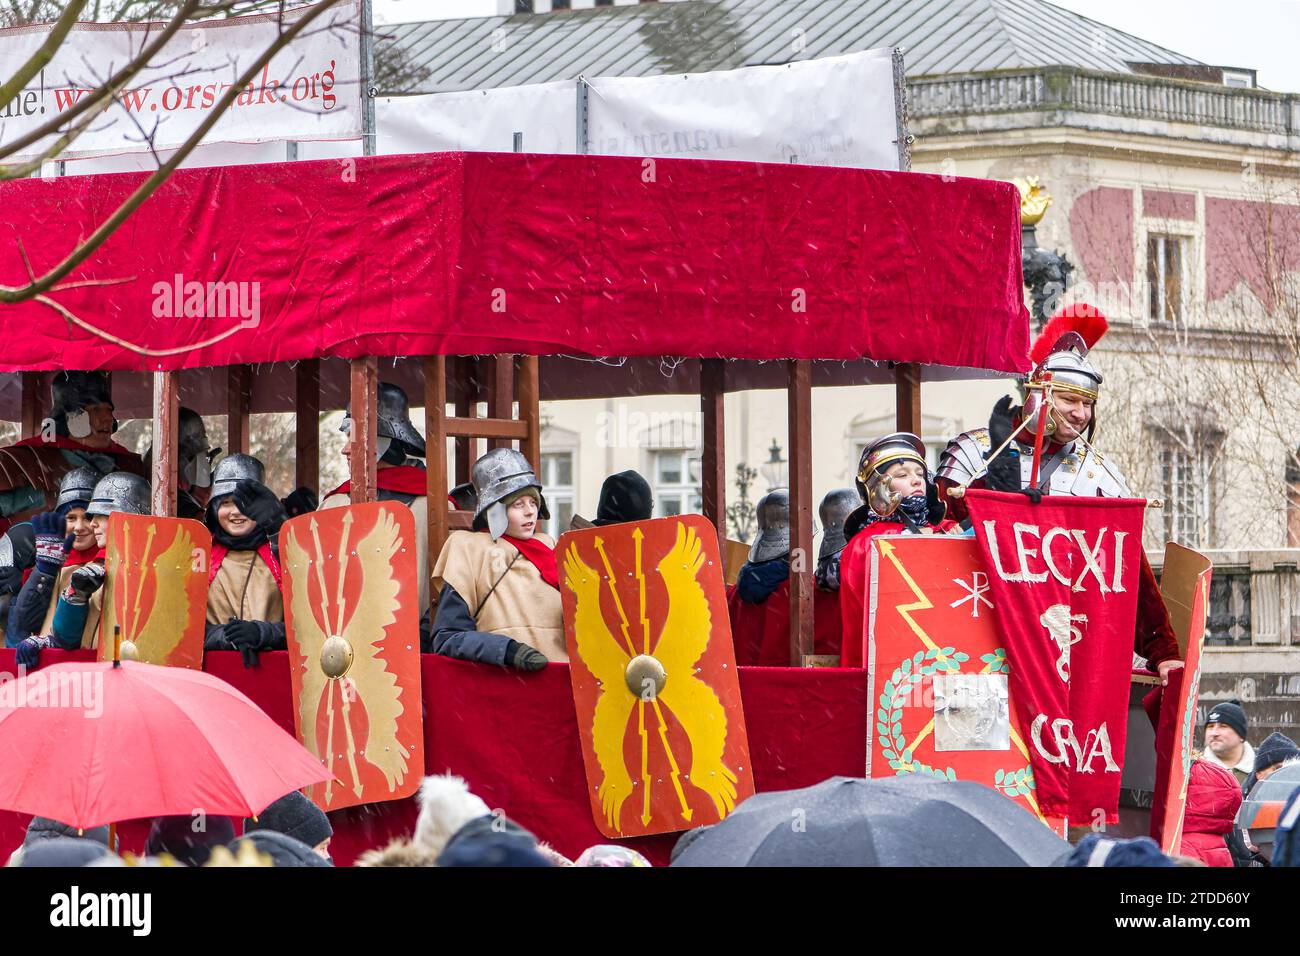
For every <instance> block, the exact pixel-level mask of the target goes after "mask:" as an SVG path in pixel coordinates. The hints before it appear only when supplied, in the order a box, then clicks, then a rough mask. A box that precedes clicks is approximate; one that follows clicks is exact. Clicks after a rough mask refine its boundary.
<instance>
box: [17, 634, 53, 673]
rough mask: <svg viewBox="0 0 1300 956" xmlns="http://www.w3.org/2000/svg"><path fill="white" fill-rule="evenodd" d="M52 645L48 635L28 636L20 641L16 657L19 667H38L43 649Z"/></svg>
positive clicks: (29, 668)
mask: <svg viewBox="0 0 1300 956" xmlns="http://www.w3.org/2000/svg"><path fill="white" fill-rule="evenodd" d="M49 646H50V639H49V638H48V637H28V638H24V639H23V640H21V641H19V642H18V647H17V648H16V651H17V653H16V654H15V655H14V657H15V658H16V659H17V661H18V666H19V667H25V668H27V669H28V670H31V669H32V668H34V667H36V665H37V664H38V663H40V659H41V651H43V650H44V649H45V648H47V647H49Z"/></svg>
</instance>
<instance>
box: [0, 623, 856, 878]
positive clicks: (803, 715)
mask: <svg viewBox="0 0 1300 956" xmlns="http://www.w3.org/2000/svg"><path fill="white" fill-rule="evenodd" d="M93 657H94V652H93V651H45V652H43V653H42V655H41V660H42V662H43V663H44V664H47V665H48V664H53V663H57V662H59V661H67V660H89V659H93ZM203 669H204V670H205V671H207V672H208V673H210V674H213V675H215V676H217V677H220V678H222V679H223V680H225V681H228V682H229V683H230V684H233V685H234V686H235V687H236V688H237V689H239V690H240V691H241V692H243V693H244V694H246V695H247V696H248V697H249V698H250V699H251V700H252V701H253V702H254V703H256V704H257V705H258V706H260V707H261V708H262V709H263V710H264V711H265V712H266V714H267V715H268V716H269V717H270V718H271V719H272V720H274V721H275V722H276V723H278V724H279V725H280V726H281V727H283V728H285V729H286V730H287V731H289V732H290V733H292V732H293V700H292V696H291V693H290V689H289V655H288V654H287V653H285V652H283V651H274V652H267V653H263V654H262V655H261V656H260V663H259V666H258V667H256V668H254V669H252V670H248V669H246V668H245V667H244V666H243V664H242V662H241V660H240V656H239V654H237V653H235V652H233V651H217V652H210V653H208V654H206V655H204V662H203ZM15 670H16V667H15V664H14V652H13V650H11V649H9V648H2V649H0V673H5V672H8V673H13V672H14V671H15ZM420 670H421V680H422V688H421V692H422V696H423V698H424V752H425V758H424V760H425V768H426V770H427V772H429V773H446V772H451V773H455V774H459V775H461V776H463V777H464V778H465V779H466V781H468V783H469V785H470V788H471V789H472V790H473V791H474V793H477V794H478V795H479V796H481V797H482V798H483V799H484V800H485V801H487V804H488V806H490V807H493V808H500V809H501V810H503V811H504V812H505V813H506V814H507V815H508V816H509V817H510V818H511V819H513V820H516V821H517V822H518V823H520V824H521V825H523V826H525V827H527V828H528V829H529V830H531V831H532V832H533V833H535V834H537V836H539V837H540V838H541V839H543V840H546V841H548V842H550V843H551V844H552V845H553V846H554V847H555V848H556V849H557V850H559V851H560V852H561V853H564V854H566V855H567V856H569V857H570V858H573V857H576V856H577V855H578V854H579V853H581V852H582V851H583V850H584V849H586V848H587V847H589V846H592V845H594V844H597V843H608V842H610V841H609V840H608V839H606V838H605V837H603V836H601V835H600V832H599V831H598V830H597V829H596V825H595V823H594V822H593V821H592V818H591V801H590V800H588V799H587V789H586V788H587V778H586V775H585V773H584V771H583V766H582V749H581V746H580V745H579V742H578V723H577V715H576V712H575V710H574V705H573V691H572V688H571V687H570V685H569V669H568V667H567V666H566V665H563V664H553V665H551V666H550V667H547V668H546V669H545V670H544V671H542V672H540V673H538V674H527V675H521V674H518V673H515V672H513V671H507V670H505V669H503V668H500V667H493V666H490V665H487V664H468V663H465V662H463V661H455V660H451V659H449V658H445V657H437V656H435V655H432V654H425V655H422V656H421V657H420ZM740 689H741V693H742V699H743V703H744V707H745V724H746V729H747V731H748V736H749V749H750V758H751V759H752V760H753V762H754V783H755V785H756V786H757V788H758V789H759V790H760V791H763V790H788V789H791V788H793V787H806V786H811V785H812V784H814V783H819V782H821V781H822V780H824V779H826V778H827V777H831V776H835V775H836V774H843V775H846V776H861V775H862V773H863V771H864V768H865V767H866V760H867V757H866V726H867V683H866V681H865V680H864V679H863V672H862V671H861V670H838V669H831V668H810V669H802V668H792V667H784V668H766V667H752V668H751V667H743V668H741V669H740ZM9 771H10V772H15V768H9ZM417 813H418V806H417V804H416V801H415V799H414V798H410V799H406V800H396V801H390V802H388V803H377V804H367V805H365V806H360V807H352V808H350V809H347V810H339V811H336V812H334V813H332V814H330V819H331V821H332V823H333V826H334V838H333V840H332V841H331V843H330V853H331V854H332V855H333V857H334V859H335V861H336V862H337V863H339V864H340V865H346V864H350V863H351V862H352V861H353V860H354V859H355V858H356V857H357V856H358V855H360V854H361V853H362V852H363V851H365V850H366V849H369V848H371V847H376V846H384V845H385V844H386V843H387V842H388V841H389V840H390V839H393V838H395V837H404V836H410V834H411V831H412V829H413V828H414V826H415V818H416V814H417ZM28 820H29V817H27V816H26V815H25V814H17V813H7V812H0V865H2V864H3V863H4V861H5V860H7V859H8V858H9V854H10V853H12V852H13V851H14V850H15V849H17V847H18V846H19V844H21V843H22V839H23V833H24V830H25V828H26V826H27V822H28ZM119 831H120V833H121V838H122V843H123V847H124V848H125V849H128V850H132V851H134V852H139V851H140V850H141V849H142V848H143V846H144V841H145V837H146V835H147V834H148V832H149V825H148V822H147V821H140V822H129V823H127V824H126V825H124V826H121V827H120V828H119ZM677 836H678V835H677V834H667V835H664V836H656V837H642V838H640V839H636V840H627V841H623V842H625V843H626V844H627V845H628V846H631V847H634V848H635V849H637V850H639V851H641V852H642V853H644V854H645V855H646V856H647V857H649V858H650V859H651V860H652V861H653V862H655V863H656V864H662V863H666V862H667V861H668V854H669V852H670V851H671V849H672V846H673V844H674V843H675V842H676V841H677Z"/></svg>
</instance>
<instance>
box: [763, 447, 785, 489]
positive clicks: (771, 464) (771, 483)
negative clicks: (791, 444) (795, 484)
mask: <svg viewBox="0 0 1300 956" xmlns="http://www.w3.org/2000/svg"><path fill="white" fill-rule="evenodd" d="M759 469H760V470H761V471H762V472H763V478H764V479H765V480H766V481H767V490H768V491H772V490H774V489H776V488H788V487H790V463H789V462H788V461H786V460H785V459H784V458H782V457H781V446H780V445H778V444H777V442H776V439H775V438H773V439H772V447H771V448H769V449H768V450H767V461H765V462H763V464H761V465H759Z"/></svg>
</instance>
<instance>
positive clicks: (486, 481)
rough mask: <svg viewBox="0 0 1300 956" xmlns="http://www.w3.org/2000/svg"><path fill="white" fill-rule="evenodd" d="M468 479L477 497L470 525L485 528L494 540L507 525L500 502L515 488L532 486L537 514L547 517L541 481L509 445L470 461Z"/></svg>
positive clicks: (494, 449) (507, 521)
mask: <svg viewBox="0 0 1300 956" xmlns="http://www.w3.org/2000/svg"><path fill="white" fill-rule="evenodd" d="M470 478H471V479H472V480H473V483H474V493H475V494H476V495H477V498H478V505H477V507H476V508H475V510H474V527H475V528H479V529H481V528H487V529H488V531H489V532H490V533H491V535H492V540H494V541H495V540H496V539H497V538H499V537H501V536H502V535H503V534H505V533H506V527H507V526H508V524H509V519H508V518H507V517H506V509H505V506H504V505H503V504H502V502H503V501H504V500H505V499H506V498H508V497H510V496H511V495H513V494H514V493H515V492H516V491H522V490H524V489H525V488H536V489H537V505H538V515H539V516H540V517H541V518H549V517H550V516H551V513H550V511H548V510H547V508H546V499H545V498H543V497H542V483H541V482H540V481H538V480H537V475H536V474H534V473H533V466H532V465H530V464H529V463H528V459H527V458H525V457H524V456H523V454H521V453H520V452H517V451H515V450H514V449H513V448H493V449H492V450H491V451H490V452H488V453H487V454H486V455H484V456H483V457H482V458H480V459H479V460H478V461H476V462H474V469H473V471H472V473H471V474H470Z"/></svg>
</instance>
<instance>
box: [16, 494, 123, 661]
mask: <svg viewBox="0 0 1300 956" xmlns="http://www.w3.org/2000/svg"><path fill="white" fill-rule="evenodd" d="M101 477H102V476H101V475H100V473H99V472H97V471H95V470H94V469H93V468H74V469H72V471H70V472H68V473H67V474H66V475H64V476H63V480H62V481H61V482H59V497H58V499H57V500H56V502H55V506H54V510H53V511H46V512H43V513H42V514H38V515H35V516H34V517H33V518H32V521H31V527H32V534H33V541H34V549H35V550H34V556H35V566H34V567H33V568H32V572H31V574H29V575H28V577H27V580H26V582H25V583H24V584H23V586H22V590H21V591H19V592H18V597H17V598H16V599H15V600H14V602H13V604H12V605H11V606H10V608H9V616H8V624H7V627H6V630H5V640H6V642H7V644H8V646H10V647H17V646H18V645H20V644H22V643H23V642H24V641H26V640H27V639H28V638H29V637H31V636H32V635H33V634H38V635H39V634H48V633H50V626H51V623H52V621H53V617H54V608H55V606H56V604H57V595H58V594H59V593H60V592H61V591H63V589H64V588H66V587H67V586H68V579H69V578H70V577H71V576H72V572H73V571H74V570H76V569H77V568H79V567H81V566H82V565H83V564H86V563H87V562H89V561H93V560H95V559H96V558H99V559H101V560H102V559H103V554H102V552H101V551H100V550H99V546H98V545H97V544H96V542H95V531H94V529H93V528H92V527H91V524H90V519H89V518H88V517H87V516H86V508H87V506H88V505H89V504H90V496H91V495H92V494H94V490H95V485H96V483H97V482H98V481H99V479H100V478H101Z"/></svg>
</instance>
